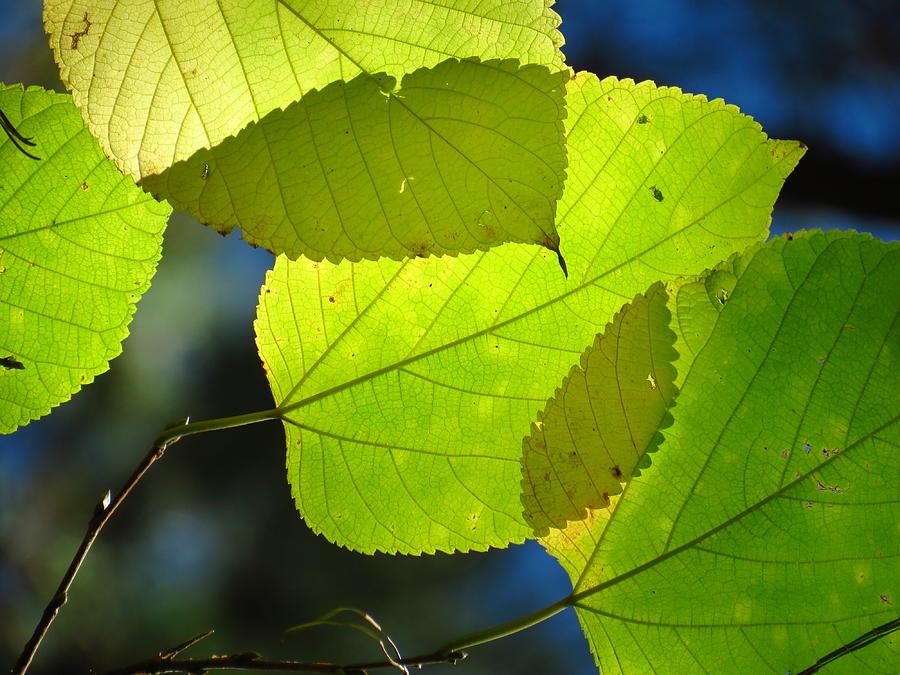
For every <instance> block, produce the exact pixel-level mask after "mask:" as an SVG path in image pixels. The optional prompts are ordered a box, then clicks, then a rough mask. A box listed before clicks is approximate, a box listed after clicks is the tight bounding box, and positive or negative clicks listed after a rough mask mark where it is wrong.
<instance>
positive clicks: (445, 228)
mask: <svg viewBox="0 0 900 675" xmlns="http://www.w3.org/2000/svg"><path fill="white" fill-rule="evenodd" d="M566 80H568V75H567V74H566V73H551V72H550V71H549V70H548V69H547V68H545V67H543V66H525V67H523V68H520V67H519V66H518V63H517V62H515V61H489V62H480V61H471V60H468V61H458V60H450V61H445V62H443V63H441V64H439V65H438V66H436V67H434V68H430V69H420V70H417V71H416V72H414V73H411V74H409V75H406V76H405V77H404V78H403V82H402V86H401V87H400V88H399V89H395V85H396V82H395V81H394V80H393V78H389V77H387V76H384V77H382V78H373V77H369V76H366V75H360V76H358V77H356V78H354V79H352V80H350V81H349V82H343V81H341V82H336V83H334V84H332V85H329V86H328V87H325V88H324V89H323V90H321V91H313V92H311V93H309V94H307V95H306V96H304V97H303V99H302V100H301V101H299V102H298V103H294V104H292V105H289V106H287V108H285V109H284V110H280V109H279V110H275V111H272V112H271V113H269V114H268V115H266V116H265V117H263V118H262V119H261V120H260V121H259V122H258V123H251V124H250V125H249V126H248V127H246V128H245V129H244V130H243V131H241V132H240V133H239V134H238V135H237V136H236V137H234V138H231V139H228V140H226V141H224V142H222V143H221V144H219V145H217V146H216V147H214V148H212V149H211V150H200V151H198V152H196V153H195V154H194V155H193V156H192V157H191V158H190V159H188V160H185V161H183V162H178V163H177V164H175V166H173V167H172V168H171V169H167V170H166V171H164V172H163V173H162V174H160V175H151V176H147V177H145V178H144V180H143V181H142V185H143V186H144V187H145V188H146V189H148V190H150V191H151V192H153V193H154V194H160V195H162V196H164V197H166V198H168V199H169V200H170V201H171V203H172V204H173V205H174V206H176V207H178V208H183V209H188V210H190V211H191V212H192V213H193V214H194V215H195V216H197V218H198V219H200V220H201V221H202V222H204V223H207V224H209V225H212V226H213V227H215V228H216V229H218V230H220V231H222V232H226V233H227V232H229V231H231V229H232V228H233V227H235V226H237V227H240V228H242V230H243V236H244V238H245V239H247V240H248V241H249V242H250V243H252V244H254V245H259V246H263V247H265V248H267V249H269V250H271V251H273V252H275V253H286V254H287V255H288V256H289V257H290V258H296V257H297V256H299V255H300V254H303V255H305V256H306V257H308V258H312V259H315V260H321V259H323V258H325V257H327V258H329V259H330V260H334V261H337V260H340V259H341V258H349V259H351V260H359V259H361V258H377V257H379V256H388V257H391V258H395V259H396V258H401V257H409V256H415V255H418V256H425V255H432V254H438V255H440V254H447V253H449V254H453V255H456V254H457V253H460V252H472V251H474V250H476V249H486V248H488V247H490V246H492V245H494V244H497V243H500V242H503V241H517V242H524V243H538V244H541V245H543V246H545V247H548V248H551V249H552V250H554V251H555V250H558V247H559V237H558V236H557V234H556V223H555V217H556V203H557V200H558V199H559V197H560V195H561V194H562V189H563V179H564V176H565V150H564V138H563V117H564V115H565V110H564V106H563V97H564V92H565V82H566Z"/></svg>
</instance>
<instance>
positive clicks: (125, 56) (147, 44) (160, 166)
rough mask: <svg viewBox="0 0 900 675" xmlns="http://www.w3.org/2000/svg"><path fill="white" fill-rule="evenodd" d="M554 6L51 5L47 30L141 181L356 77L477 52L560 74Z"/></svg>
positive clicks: (147, 0) (381, 0)
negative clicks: (309, 96)
mask: <svg viewBox="0 0 900 675" xmlns="http://www.w3.org/2000/svg"><path fill="white" fill-rule="evenodd" d="M549 4H551V3H549V2H548V1H547V0H519V1H517V2H513V3H510V2H507V1H506V0H483V1H481V2H478V3H475V4H474V5H473V3H471V2H466V1H464V0H440V1H438V2H434V1H432V0H368V1H366V2H359V1H358V0H276V1H274V2H273V1H271V0H246V1H245V2H219V1H217V0H127V1H126V0H93V1H91V2H86V1H84V0H46V2H45V3H44V22H45V27H46V29H47V32H48V33H49V34H50V44H51V46H52V47H53V50H54V52H55V55H56V60H57V63H58V64H59V66H60V73H61V75H62V79H63V81H64V82H65V83H66V84H67V86H69V87H70V88H71V89H72V92H73V94H74V97H75V102H76V104H77V105H78V106H79V107H80V108H81V109H82V111H83V113H84V115H85V119H86V120H87V121H88V124H89V126H90V129H91V131H92V132H93V133H94V134H95V135H96V136H97V137H98V138H99V139H100V142H101V145H102V146H103V148H104V150H106V151H107V153H108V154H109V156H110V157H112V158H114V159H115V161H116V163H117V164H118V166H119V168H120V169H122V170H123V171H125V172H126V173H128V174H130V175H132V176H134V177H135V179H138V178H141V177H143V176H146V175H149V174H154V173H159V172H161V171H163V170H164V169H166V168H167V167H168V166H170V165H172V164H174V163H175V162H178V161H181V160H186V159H188V158H189V157H190V156H191V155H193V154H194V153H195V152H196V151H197V150H200V149H202V148H209V147H212V146H214V145H216V144H218V143H220V142H221V141H223V140H224V139H225V138H227V137H229V136H232V135H234V134H236V133H237V132H238V131H240V130H241V129H242V128H244V127H245V126H247V124H249V123H250V122H256V121H259V120H260V119H262V118H263V117H264V116H265V115H267V114H268V113H270V112H272V111H273V110H275V109H277V108H284V107H285V106H287V105H288V104H290V103H292V102H294V101H297V100H299V99H300V98H301V97H302V96H303V95H305V94H307V93H308V92H310V91H311V90H313V89H321V88H323V87H325V86H326V85H328V84H329V83H331V82H334V81H338V80H344V81H348V80H350V79H352V78H353V77H355V76H357V75H359V74H360V73H364V74H365V73H368V74H373V73H380V72H385V73H387V74H388V75H389V76H391V77H395V78H399V77H401V76H402V75H404V74H406V73H410V72H412V71H414V70H416V69H418V68H422V67H428V66H434V65H436V64H437V63H439V62H441V61H444V60H446V59H447V58H450V57H457V58H468V57H473V56H474V57H479V58H481V59H484V60H487V59H496V58H514V59H518V60H519V61H520V62H522V63H531V64H538V65H545V66H548V67H551V68H553V69H555V70H560V69H562V68H563V67H564V63H563V58H562V54H561V52H560V51H559V47H560V45H561V44H562V36H561V34H560V33H559V31H557V29H556V27H557V26H558V25H559V16H558V15H557V14H556V13H555V12H553V11H552V10H550V8H549ZM398 17H400V18H401V20H398Z"/></svg>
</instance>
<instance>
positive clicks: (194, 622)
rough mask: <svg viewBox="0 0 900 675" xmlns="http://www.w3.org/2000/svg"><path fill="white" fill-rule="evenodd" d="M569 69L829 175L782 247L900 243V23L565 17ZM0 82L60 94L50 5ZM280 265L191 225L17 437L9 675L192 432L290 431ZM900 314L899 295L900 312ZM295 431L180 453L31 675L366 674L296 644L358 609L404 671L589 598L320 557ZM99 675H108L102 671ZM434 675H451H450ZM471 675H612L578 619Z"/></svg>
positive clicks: (783, 226) (8, 44)
mask: <svg viewBox="0 0 900 675" xmlns="http://www.w3.org/2000/svg"><path fill="white" fill-rule="evenodd" d="M556 9H557V11H558V12H559V13H560V14H561V15H562V17H563V26H562V30H563V32H564V34H565V36H566V42H567V44H566V46H565V48H564V51H565V53H566V56H567V57H568V60H569V63H570V65H572V66H573V67H574V68H576V69H578V70H582V69H583V70H591V71H593V72H595V73H597V74H598V75H601V76H603V75H608V74H614V75H618V76H620V77H631V78H633V79H635V80H638V81H640V80H643V79H651V80H654V81H655V82H657V83H658V84H665V85H675V86H679V87H681V88H682V89H683V90H684V91H688V92H695V93H705V94H707V95H708V96H709V97H710V98H716V97H722V98H724V99H725V100H726V101H728V102H729V103H734V104H736V105H738V106H739V107H740V108H741V110H742V111H744V112H746V113H747V114H750V115H752V116H753V117H754V118H756V119H757V120H758V121H759V122H760V123H761V124H762V125H763V127H764V129H765V130H766V131H767V132H768V133H769V134H770V135H771V136H774V137H779V138H793V139H799V140H802V141H804V142H805V143H806V144H807V145H808V146H809V151H808V153H807V155H806V157H805V158H804V159H803V161H802V162H801V163H800V166H799V168H798V169H797V170H796V171H795V173H794V174H793V176H792V177H791V178H789V180H788V182H787V185H786V187H785V189H784V191H783V193H782V196H781V199H780V201H779V203H778V206H777V207H776V210H775V213H774V216H773V230H774V231H776V232H784V231H792V230H796V229H800V228H807V227H823V228H826V227H840V228H853V229H858V230H866V231H870V232H872V233H874V234H876V236H880V237H882V238H885V239H896V238H898V234H900V217H898V216H900V212H898V209H897V206H896V200H897V196H898V191H900V123H898V118H900V22H898V21H896V19H895V18H891V17H895V16H896V15H894V14H893V13H892V12H891V10H892V9H893V10H896V2H895V1H892V0H815V1H814V0H794V2H791V3H783V2H776V0H715V1H712V0H562V1H560V2H558V3H557V5H556ZM0 81H2V82H6V83H13V82H23V83H25V84H26V85H31V84H37V85H42V86H44V87H47V88H53V89H58V90H60V91H62V87H61V85H60V83H59V80H58V77H57V75H56V70H55V67H54V65H53V61H52V56H51V53H50V51H49V49H48V47H47V39H46V37H45V36H44V34H43V31H42V28H41V23H40V3H39V2H36V1H35V0H32V1H31V2H21V1H20V0H0ZM271 264H272V258H271V256H270V255H269V254H268V253H266V252H265V251H262V250H256V249H252V248H250V247H249V246H247V245H246V244H244V243H243V242H242V241H240V240H239V239H238V238H237V237H235V236H231V237H228V238H223V237H220V236H219V235H217V234H215V233H213V232H212V231H211V230H208V229H206V228H204V227H202V226H200V225H198V224H197V223H196V222H195V221H193V220H192V219H191V218H189V217H187V216H185V215H183V214H176V215H175V216H174V217H173V219H172V221H171V223H170V225H169V229H168V232H167V234H166V239H165V244H164V255H163V259H162V261H161V263H160V266H159V270H158V272H157V275H156V278H155V280H154V283H153V286H152V288H151V289H150V291H149V292H148V293H147V294H146V295H145V296H144V299H143V300H142V301H141V303H140V305H139V311H138V312H137V314H136V317H135V319H134V322H133V323H132V326H131V336H130V337H129V338H128V339H127V340H126V341H125V343H124V354H123V355H122V356H121V357H119V358H117V359H116V360H115V361H113V363H112V368H111V371H110V372H108V373H106V374H104V375H102V376H101V377H99V378H98V379H97V381H96V382H95V383H94V384H93V385H91V386H89V387H87V388H86V389H85V390H84V391H82V392H81V393H79V394H78V395H77V396H75V397H74V399H73V400H72V401H70V402H68V403H66V404H64V405H62V406H61V407H60V408H58V409H57V410H56V411H55V412H54V413H53V414H52V415H51V416H49V417H47V418H44V419H43V420H40V421H38V422H34V423H32V424H31V425H30V426H28V427H25V428H24V429H23V430H21V431H19V432H17V433H16V434H14V435H12V436H2V437H0V668H6V667H8V666H7V664H9V666H11V665H12V663H13V661H14V660H15V656H16V655H17V654H18V652H19V650H20V649H21V646H22V644H23V643H24V641H25V640H26V638H27V637H28V636H29V635H30V633H31V630H32V629H33V626H34V624H35V622H36V621H37V619H38V617H39V616H40V614H41V611H42V609H43V606H44V605H45V603H46V602H47V600H48V599H49V597H50V595H51V594H52V593H53V590H54V589H55V587H56V584H57V583H58V581H59V578H60V576H61V575H62V573H63V571H64V569H65V567H66V566H67V565H68V562H69V560H70V559H71V555H72V553H73V552H74V551H75V549H76V547H77V545H78V543H79V541H80V539H81V537H82V535H83V533H84V528H85V525H86V523H87V520H88V518H89V517H90V514H91V513H92V510H93V508H94V505H95V504H96V503H97V501H98V500H99V499H100V498H101V496H102V495H103V494H104V493H105V492H106V490H107V489H109V488H112V489H113V490H115V489H116V488H117V487H118V486H119V485H120V484H121V482H122V480H123V479H124V478H125V476H127V475H128V474H129V473H130V471H131V470H132V469H133V467H134V466H135V464H136V463H137V462H138V460H139V459H140V458H141V457H142V456H143V455H144V453H145V452H146V450H147V448H148V446H149V443H150V442H151V440H152V439H153V437H154V436H155V435H156V434H157V433H158V432H159V431H160V430H161V428H162V427H163V426H164V425H165V424H166V423H167V422H169V421H170V420H173V419H175V418H178V417H183V416H184V415H186V414H190V415H191V416H192V417H193V418H194V419H204V418H212V417H222V416H226V415H233V414H239V413H243V412H248V411H252V410H260V409H264V408H269V407H271V405H272V400H271V396H270V394H269V391H268V387H267V385H266V382H265V378H264V375H263V372H262V369H261V367H260V364H259V359H258V357H257V355H256V351H255V348H254V342H253V332H252V325H251V323H252V320H253V317H254V312H255V304H256V296H257V293H258V291H259V286H260V284H261V283H262V281H263V277H264V275H265V271H266V270H267V269H268V268H269V267H270V266H271ZM895 292H896V291H895ZM283 465H284V446H283V437H282V432H281V429H280V426H279V425H277V424H276V423H269V424H262V425H256V426H253V427H249V428H245V429H238V430H232V431H226V432H217V433H213V434H207V435H202V436H198V437H192V438H190V439H186V440H184V441H182V442H181V443H180V444H178V445H175V446H173V448H172V449H170V451H169V453H168V454H167V456H166V457H165V459H164V460H163V461H162V462H160V463H159V464H157V465H156V466H155V467H153V469H152V470H151V472H150V474H149V475H148V476H147V477H146V479H145V480H144V482H143V483H142V484H141V485H140V486H139V488H138V489H137V491H136V492H135V493H134V494H133V495H132V496H131V497H130V498H129V499H128V501H126V503H125V505H124V507H123V509H122V510H121V511H120V512H119V513H118V514H117V515H116V517H115V518H114V519H113V520H112V522H111V524H110V525H109V527H108V528H107V529H106V530H104V532H103V534H102V535H101V537H100V539H99V541H98V542H97V544H96V545H95V547H94V549H93V551H92V552H91V554H90V556H89V557H88V559H87V562H86V564H85V566H84V567H83V569H82V571H81V574H80V576H79V577H78V579H77V580H76V582H75V585H74V587H73V590H72V593H71V594H70V601H69V604H68V605H67V607H66V608H65V609H64V610H63V611H62V613H61V614H60V617H59V619H58V620H57V621H56V623H55V625H54V626H53V628H52V630H51V632H50V634H49V636H48V638H47V639H46V640H45V642H44V645H43V647H42V649H41V651H40V652H39V653H38V656H37V659H36V661H35V664H34V666H33V668H32V670H31V671H30V672H33V673H67V672H81V673H85V672H97V671H102V670H105V669H108V668H112V667H115V666H120V665H124V664H126V663H130V662H132V661H136V660H140V659H143V658H146V657H148V656H151V655H153V654H155V653H157V652H158V651H160V650H162V649H166V648H169V647H171V646H173V645H175V644H177V643H180V642H182V641H184V640H186V639H187V638H188V637H190V636H192V635H194V634H196V633H199V632H202V631H205V630H208V629H211V628H212V629H215V630H216V634H215V635H213V636H212V637H210V638H208V639H207V640H205V641H204V642H203V643H201V644H200V645H198V646H197V647H195V648H194V649H193V650H192V651H191V652H189V654H193V655H197V656H201V655H207V654H211V653H228V652H235V651H247V650H257V651H261V652H263V653H264V654H265V655H266V656H267V657H270V658H296V659H336V660H349V659H357V658H361V659H367V658H377V657H378V656H379V654H378V651H377V647H376V646H375V645H373V644H372V643H370V642H368V641H367V640H366V638H364V637H363V636H361V635H359V634H358V633H355V632H353V631H339V630H337V629H331V628H319V629H314V630H313V631H310V632H309V633H308V634H305V636H303V637H302V638H298V639H288V640H283V639H282V631H283V630H284V629H285V628H287V627H289V626H291V625H294V624H297V623H300V622H303V621H307V620H310V619H312V618H314V617H316V616H318V615H320V614H322V613H324V612H326V611H328V610H329V609H331V608H333V607H336V606H340V605H350V606H354V607H359V608H362V609H364V610H366V611H368V612H369V613H370V614H372V615H373V616H374V617H376V618H377V619H378V620H379V621H380V622H381V623H382V625H383V626H384V627H385V628H386V630H387V631H388V632H389V633H390V634H391V635H392V636H393V638H394V639H395V641H396V642H397V643H398V644H399V646H400V648H401V650H402V651H403V653H404V654H412V653H418V652H421V651H429V650H431V649H434V648H436V647H438V646H439V645H440V644H442V643H444V642H445V641H447V640H448V639H450V638H454V637H458V636H459V635H461V634H464V633H468V632H470V631H473V630H478V629H481V628H486V627H488V626H492V625H495V624H497V623H501V622H504V621H507V620H511V619H514V618H517V617H519V616H521V615H523V614H526V613H528V612H531V611H534V610H536V609H539V608H541V607H543V606H545V605H547V604H549V603H551V602H553V601H555V600H558V599H559V598H561V597H563V596H564V595H566V594H567V593H568V591H569V590H570V587H569V583H568V579H567V578H566V576H565V574H564V573H563V572H562V570H561V569H560V568H559V567H558V566H557V564H556V563H555V562H554V560H553V559H552V558H551V557H549V556H548V555H546V554H545V553H544V552H543V550H542V549H541V548H540V546H538V545H536V544H534V543H533V542H532V543H529V544H526V545H524V546H513V547H511V548H509V549H506V550H500V551H491V552H489V553H485V554H471V555H465V556H449V555H435V556H422V557H396V558H393V557H389V556H381V555H377V556H370V557H369V556H361V555H357V554H354V553H350V552H348V551H345V550H343V549H340V548H338V547H336V546H333V545H331V544H329V543H328V542H326V541H325V540H324V539H322V538H320V537H316V536H314V535H313V534H311V533H310V531H309V530H308V529H307V527H306V525H305V524H304V522H303V521H302V520H301V519H300V518H299V517H298V515H297V513H296V511H295V509H294V506H293V502H292V500H291V497H290V492H289V489H288V487H287V485H286V482H285V475H284V468H283ZM91 669H93V670H91ZM430 671H433V672H435V673H442V672H444V673H446V672H451V667H450V666H433V667H430ZM452 672H458V673H465V674H467V675H484V674H488V673H489V674H506V673H540V674H547V675H573V674H574V675H581V674H585V675H587V674H589V673H596V669H595V667H594V666H593V659H592V657H591V656H590V654H589V652H588V648H587V644H586V642H585V640H584V638H583V636H582V635H581V631H580V628H579V626H578V622H577V620H576V618H575V615H574V613H572V612H571V611H567V612H564V613H562V614H560V615H557V616H556V617H555V618H553V619H552V620H550V621H548V622H546V623H544V624H542V625H540V626H538V627H536V628H533V629H531V630H529V631H527V632H525V633H521V634H519V635H516V636H513V637H510V638H507V639H504V640H501V641H498V642H495V643H493V644H490V645H485V646H482V647H478V648H476V649H473V650H472V651H471V653H470V658H469V659H468V660H467V661H466V662H465V664H463V665H460V666H457V667H456V668H455V669H453V670H452Z"/></svg>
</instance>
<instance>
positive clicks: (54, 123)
mask: <svg viewBox="0 0 900 675" xmlns="http://www.w3.org/2000/svg"><path fill="white" fill-rule="evenodd" d="M0 110H3V112H4V113H5V114H6V115H7V117H8V118H9V119H10V121H11V122H12V123H13V125H14V126H15V127H16V128H17V129H18V131H19V132H21V134H22V135H23V136H26V137H33V139H34V142H35V143H36V146H35V147H34V148H29V150H30V151H31V152H33V153H34V154H36V155H37V156H39V157H41V159H40V160H39V161H35V160H33V159H30V158H28V157H26V156H25V155H23V154H22V153H21V152H20V151H19V149H18V148H17V147H16V146H15V145H14V143H13V142H12V140H11V139H10V138H9V137H8V136H7V135H6V134H0V165H2V166H3V174H2V176H0V314H2V317H3V318H2V320H0V357H2V358H4V359H6V358H7V357H9V356H12V357H13V358H14V361H16V362H17V363H19V364H21V366H22V368H19V367H15V368H8V367H3V368H0V431H2V432H3V433H8V432H11V431H14V430H15V429H16V427H18V426H21V425H23V424H27V423H28V422H29V421H30V420H33V419H37V418H38V417H40V416H41V415H44V414H46V413H47V412H49V411H50V409H51V408H52V407H53V406H56V405H58V404H59V403H61V402H62V401H65V400H67V399H68V398H69V397H70V396H71V395H72V394H73V393H75V392H76V391H78V389H80V388H81V386H82V385H84V384H87V383H89V382H91V381H92V380H93V378H94V376H95V375H97V374H99V373H102V372H104V371H106V370H107V368H108V367H109V366H108V362H109V360H110V359H112V358H113V357H115V356H117V355H118V354H119V352H120V351H121V345H120V343H121V341H122V340H123V339H124V338H125V336H126V335H128V328H127V327H128V323H129V322H130V321H131V316H132V314H133V312H134V306H135V303H136V302H137V300H138V298H140V296H141V294H142V293H143V292H144V291H145V290H147V288H148V287H149V285H150V279H151V278H152V276H153V273H154V271H155V269H156V263H157V260H158V259H159V255H160V246H161V243H162V233H163V230H164V229H165V225H166V220H167V218H168V216H169V213H170V211H171V209H170V208H169V207H168V205H166V204H159V203H157V202H156V201H154V200H153V199H151V198H150V197H149V196H148V195H146V194H145V193H144V192H142V191H141V190H140V189H139V188H138V187H137V186H135V184H134V183H133V182H132V181H131V180H130V179H129V178H126V177H123V176H122V175H121V174H120V173H119V172H118V171H117V170H116V167H115V165H114V164H113V163H112V162H110V161H109V160H108V159H106V157H104V156H103V151H102V150H101V149H100V147H99V146H98V145H97V142H96V141H95V140H94V139H93V138H92V137H91V135H90V134H89V133H88V131H87V129H86V128H85V127H84V123H83V122H82V120H81V116H80V115H79V113H78V109H77V108H75V106H74V105H72V99H71V97H69V96H63V95H61V94H54V93H52V92H47V91H43V90H40V89H37V88H30V89H28V90H27V91H23V90H22V87H21V86H18V85H16V86H4V85H0Z"/></svg>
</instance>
